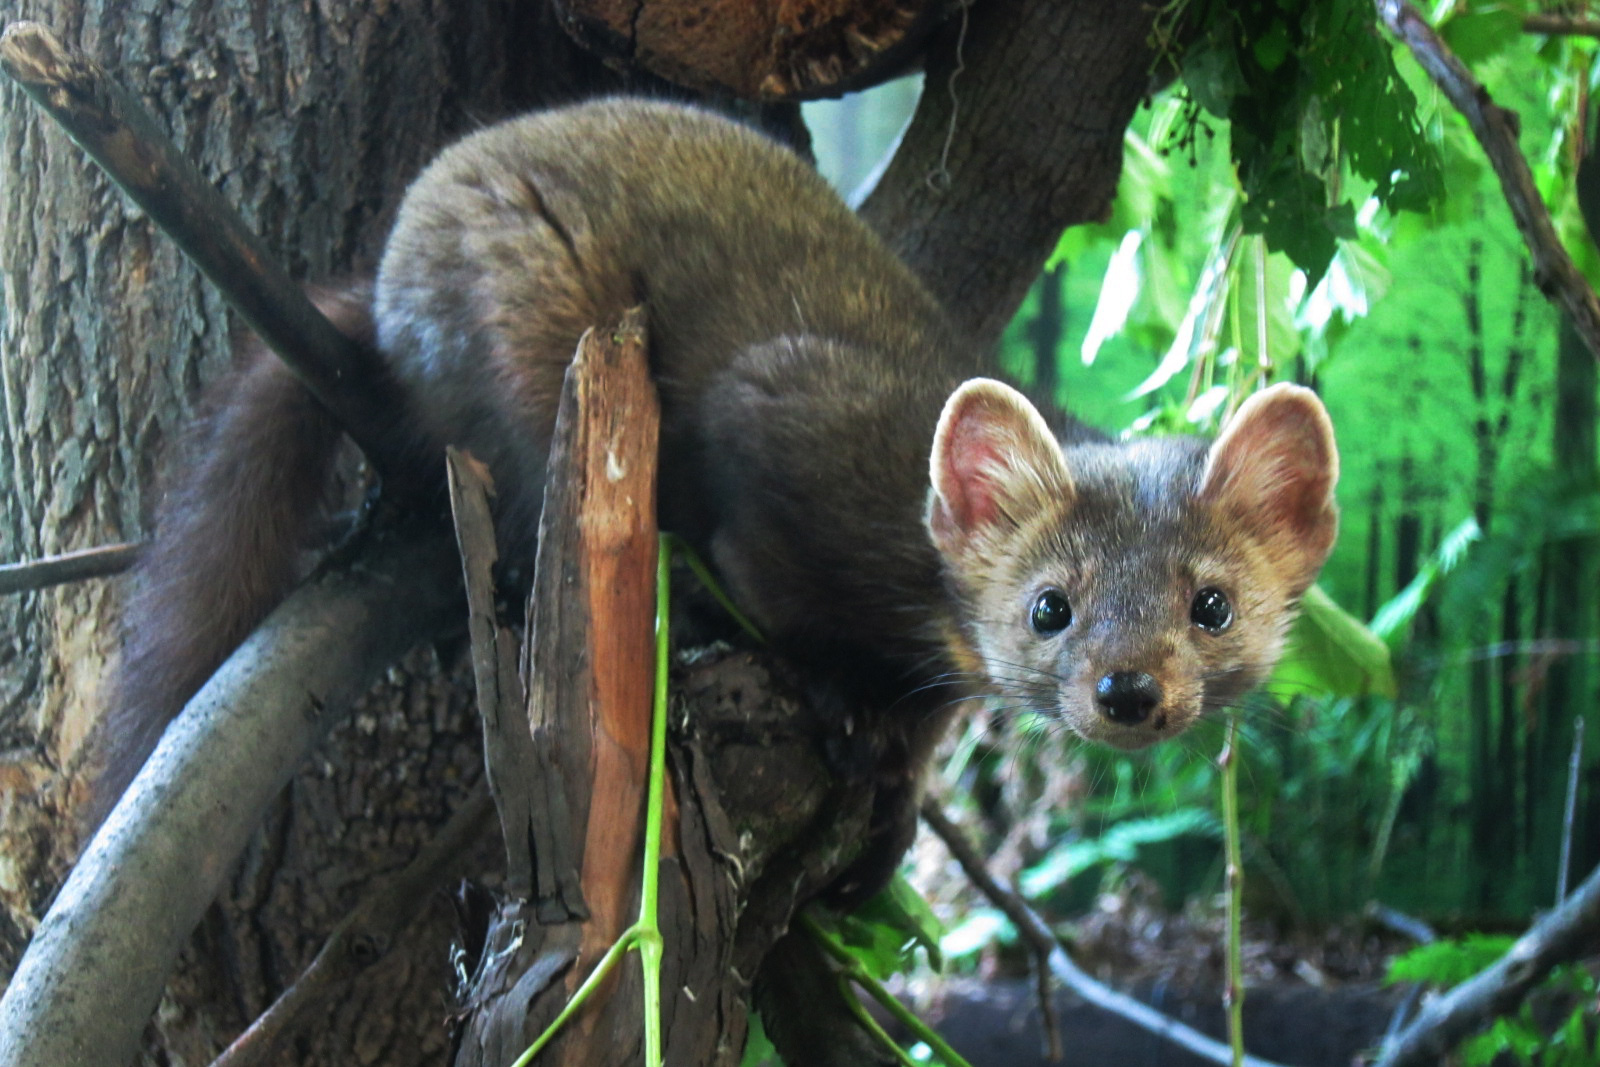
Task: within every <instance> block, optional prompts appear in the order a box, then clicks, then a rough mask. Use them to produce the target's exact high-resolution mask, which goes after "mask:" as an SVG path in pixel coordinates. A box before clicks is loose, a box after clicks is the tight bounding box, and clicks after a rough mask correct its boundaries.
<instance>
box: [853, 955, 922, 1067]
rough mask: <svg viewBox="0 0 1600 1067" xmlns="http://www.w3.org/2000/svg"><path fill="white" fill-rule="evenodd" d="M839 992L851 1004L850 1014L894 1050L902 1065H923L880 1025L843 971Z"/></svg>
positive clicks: (882, 1042) (885, 1045)
mask: <svg viewBox="0 0 1600 1067" xmlns="http://www.w3.org/2000/svg"><path fill="white" fill-rule="evenodd" d="M839 994H840V996H842V997H844V1002H845V1003H846V1004H848V1005H849V1006H850V1014H852V1015H854V1016H855V1017H856V1022H858V1023H860V1024H861V1028H862V1029H863V1030H865V1031H866V1032H867V1033H869V1034H871V1035H872V1036H873V1037H875V1038H877V1039H878V1043H879V1044H881V1045H883V1047H884V1048H886V1049H889V1050H890V1051H891V1052H893V1053H894V1058H895V1059H896V1060H899V1061H900V1064H901V1067H922V1065H921V1064H919V1063H918V1062H917V1061H916V1060H915V1059H913V1058H912V1056H911V1053H909V1052H907V1051H906V1050H905V1049H903V1048H901V1047H900V1043H899V1042H898V1041H896V1040H895V1039H894V1038H892V1037H890V1036H889V1034H888V1032H887V1031H885V1030H884V1028H883V1027H881V1026H879V1025H878V1020H876V1019H874V1018H873V1017H872V1013H871V1012H870V1011H868V1010H867V1006H866V1005H865V1004H863V1003H861V998H860V997H858V996H856V991H855V989H854V987H852V986H851V984H850V975H848V974H843V973H841V974H840V975H839Z"/></svg>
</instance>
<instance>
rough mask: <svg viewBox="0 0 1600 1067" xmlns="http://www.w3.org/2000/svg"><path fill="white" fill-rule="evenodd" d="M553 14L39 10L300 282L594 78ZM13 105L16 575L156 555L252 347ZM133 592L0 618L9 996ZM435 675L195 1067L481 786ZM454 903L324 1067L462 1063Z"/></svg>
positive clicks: (389, 973) (31, 598)
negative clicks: (527, 111)
mask: <svg viewBox="0 0 1600 1067" xmlns="http://www.w3.org/2000/svg"><path fill="white" fill-rule="evenodd" d="M526 7H527V5H515V4H511V3H492V4H475V5H467V6H465V7H463V6H461V5H450V4H445V3H437V2H433V0H420V2H416V3H408V4H403V5H388V6H385V7H383V8H381V9H380V8H374V7H373V6H372V5H368V4H361V3H355V2H350V0H330V2H326V3H319V4H316V5H288V6H285V5H280V4H270V3H266V2H264V0H214V2H211V3H207V4H194V5H190V4H183V5H176V4H170V3H163V2H160V0H133V2H129V3H117V4H100V3H81V2H74V0H59V2H56V3H48V4H42V5H35V6H34V7H33V8H32V10H30V12H29V14H30V16H31V17H33V18H35V19H36V20H38V21H41V22H44V23H46V24H47V25H50V26H52V27H53V28H55V29H56V30H57V31H58V32H60V33H62V34H63V35H64V36H65V37H66V38H67V39H68V40H71V41H75V42H76V43H78V44H79V45H80V46H81V47H83V48H85V49H86V50H87V51H90V52H92V53H94V54H96V55H97V56H98V57H99V58H100V59H101V60H102V61H103V62H104V63H105V64H106V65H107V66H108V67H110V68H111V69H112V70H113V72H114V73H115V74H117V76H118V77H119V79H120V80H121V81H122V82H123V84H124V85H126V86H128V87H129V88H130V89H132V90H133V91H134V92H135V93H136V94H138V95H140V96H141V97H142V98H143V99H144V101H145V103H146V104H147V106H150V107H151V108H152V109H153V110H154V111H155V113H156V114H157V115H159V116H160V117H161V120H162V121H163V123H164V124H165V126H166V127H167V129H168V130H169V131H170V132H171V135H172V136H173V138H174V140H175V141H176V142H177V143H178V145H179V146H180V147H181V148H182V150H183V151H184V152H185V153H186V155H187V156H188V157H189V158H190V159H192V160H193V161H195V162H196V163H197V164H198V165H199V166H200V167H201V169H202V170H203V171H204V172H205V173H206V174H207V175H209V176H211V177H212V178H213V179H214V180H215V181H216V182H217V184H218V186H219V187H220V189H221V190H222V192H223V194H224V196H225V197H226V198H227V199H228V200H229V201H230V202H231V203H233V204H234V205H235V206H236V207H237V208H239V209H240V211H241V212H242V213H243V215H244V217H245V219H246V221H247V222H248V223H249V225H250V226H251V228H252V229H253V230H254V231H255V232H256V233H257V234H258V235H260V237H261V238H262V239H263V241H264V242H265V243H266V245H267V246H268V247H269V248H270V249H271V250H272V252H273V253H274V254H275V255H276V256H277V258H278V260H279V261H280V262H281V263H283V264H285V265H286V266H287V267H288V268H289V269H290V270H291V272H293V273H294V274H295V275H296V276H298V277H306V278H333V277H338V276H340V275H344V274H348V273H350V272H352V271H359V270H361V269H363V268H365V267H367V266H369V265H370V264H371V263H373V262H374V261H375V258H376V253H377V250H378V248H379V246H380V242H381V240H382V238H383V235H384V231H385V229H386V225H387V217H386V212H387V211H388V210H390V209H392V207H393V205H394V204H395V203H396V202H397V201H398V199H399V195H400V193H401V191H402V190H403V189H404V187H405V185H406V183H407V182H408V181H409V180H410V178H411V177H412V175H413V174H414V173H415V172H416V171H417V170H418V168H419V167H420V166H421V165H422V164H423V163H424V162H425V161H426V160H427V159H428V158H429V157H430V156H431V155H432V153H433V152H434V151H435V150H436V149H437V148H438V147H439V146H440V145H442V144H443V143H445V142H447V141H449V140H450V139H452V138H453V137H455V136H456V135H458V134H459V133H461V132H463V131H464V130H466V129H468V128H470V127H471V126H472V125H474V124H476V123H477V122H479V121H481V120H482V119H483V118H485V117H492V116H495V115H499V114H505V113H510V112H513V111H516V110H520V109H523V108H525V107H527V106H529V105H531V104H534V103H537V102H539V100H540V99H541V98H543V97H545V96H559V95H567V94H570V93H573V92H576V91H580V90H581V89H582V88H583V86H584V85H585V84H587V83H588V81H590V80H592V79H593V77H594V73H593V71H594V67H595V65H594V64H593V63H591V62H590V61H588V60H586V59H584V58H582V57H575V56H573V55H572V54H570V53H569V52H568V50H567V46H566V42H565V39H564V38H563V37H562V35H560V34H559V33H554V34H552V33H550V32H549V28H548V27H541V26H540V25H539V24H538V19H537V18H536V17H534V16H532V15H530V14H528V13H526V11H525V9H526ZM158 28H159V31H160V32H157V29H158ZM534 72H537V73H539V75H540V76H541V80H540V82H539V84H538V85H537V86H536V85H535V83H534V80H533V78H532V76H531V75H532V74H533V73H534ZM0 109H3V113H4V122H3V123H0V130H3V134H0V136H3V137H4V139H5V141H4V143H5V148H4V152H3V155H0V232H3V233H4V234H5V235H6V240H5V242H4V244H3V247H0V274H3V276H4V279H5V282H4V284H5V289H4V292H3V301H4V302H3V307H4V322H3V331H4V333H3V336H4V340H3V343H0V389H3V395H4V398H5V418H4V422H3V424H0V448H3V450H4V454H5V455H6V456H7V457H9V459H10V463H11V467H10V471H11V474H10V478H9V483H10V491H8V492H7V493H5V494H3V497H0V515H3V521H0V558H3V559H6V560H16V559H28V558H34V557H38V556H41V555H48V554H54V553H57V552H60V551H63V550H67V549H73V548H79V547H86V546H91V545H96V544H102V543H106V542H111V541H117V540H122V539H135V538H138V537H140V536H141V535H142V534H143V532H144V519H145V517H146V516H148V514H149V512H150V510H151V503H152V502H153V500H154V499H155V497H156V494H157V493H158V492H159V487H158V486H157V484H156V482H155V478H154V470H155V466H156V464H157V462H158V461H159V458H160V456H161V454H162V453H163V451H164V450H165V446H167V445H168V443H169V442H171V441H172V440H173V438H174V437H175V436H176V434H177V432H178V429H179V428H180V427H181V426H182V425H183V424H184V422H185V420H186V418H187V416H188V413H189V411H190V409H191V407H192V405H193V402H194V399H195V396H196V394H197V392H198V390H199V388H200V386H201V385H202V384H203V383H205V382H207V381H209V380H211V379H213V378H215V377H216V376H217V375H218V374H219V373H220V372H222V371H223V370H224V369H225V367H226V366H227V364H228V362H229V355H228V353H229V350H230V347H231V344H230V341H231V337H232V334H233V332H234V326H233V324H232V322H231V321H230V315H229V313H228V311H227V310H226V309H225V307H224V306H223V305H222V302H221V301H220V299H219V298H218V297H217V296H216V294H215V293H214V292H213V291H212V290H211V289H210V288H209V287H208V286H206V285H204V284H201V283H200V282H199V279H198V278H197V276H196V272H195V271H194V270H193V268H191V267H190V266H189V265H188V264H187V263H186V262H185V261H184V260H183V258H182V256H181V255H180V254H179V253H178V252H177V250H176V249H175V248H174V247H173V245H172V244H171V243H170V242H169V241H168V240H167V239H166V238H165V237H164V236H163V235H161V234H160V233H159V232H156V231H155V230H154V229H153V227H152V226H151V224H150V223H149V221H148V219H146V218H145V217H144V216H143V215H142V214H141V213H140V212H139V211H138V210H137V209H135V208H133V207H131V205H130V204H129V203H128V202H127V201H126V200H125V199H124V197H123V196H122V195H121V194H120V193H119V192H117V191H116V190H115V189H114V188H112V187H111V186H110V185H109V183H108V182H107V181H106V179H105V178H104V177H102V176H101V174H100V173H99V172H98V170H97V169H96V168H95V167H94V166H93V165H92V164H91V163H90V162H89V161H88V160H87V158H86V157H85V156H84V155H83V153H82V152H81V151H80V150H79V149H78V148H77V147H76V146H74V145H73V144H72V143H71V142H70V141H68V139H67V138H66V137H65V136H64V135H63V134H62V133H61V132H60V131H59V130H58V129H56V128H55V127H54V126H53V125H52V124H51V123H50V122H49V121H48V120H46V119H44V118H43V117H42V115H41V114H40V113H39V112H38V111H37V110H36V109H34V108H33V106H32V105H31V104H30V103H29V102H28V101H27V100H26V99H25V98H24V97H23V96H22V95H21V93H20V92H18V91H17V90H16V88H15V87H14V86H13V85H11V84H10V82H9V81H5V82H4V84H3V85H0ZM120 593H121V583H120V582H118V581H116V580H109V581H107V580H98V581H89V582H84V583H80V584H76V585H69V586H63V587H59V588H57V589H52V590H47V591H44V592H41V593H35V594H30V595H26V596H20V597H6V598H0V634H3V635H4V640H3V641H0V732H3V735H4V737H5V745H4V751H5V753H6V755H5V757H4V762H3V766H4V770H5V778H4V785H3V788H4V790H5V793H4V797H5V806H4V813H3V814H4V818H3V823H0V850H3V852H4V854H5V855H6V857H7V860H8V863H7V864H6V867H5V869H6V872H7V875H6V876H5V878H6V880H5V881H4V883H3V884H0V901H3V904H4V917H3V920H4V921H3V924H0V950H3V960H4V967H5V971H6V973H8V974H9V972H10V970H11V967H12V966H13V965H14V963H15V961H16V959H17V956H18V954H19V952H20V950H21V948H22V947H23V945H24V943H25V941H26V939H27V937H28V935H29V933H30V932H31V930H32V928H33V925H34V924H35V923H36V922H37V919H38V916H39V915H40V914H41V913H42V909H43V907H44V906H45V904H46V903H47V902H48V897H49V894H50V893H51V892H52V890H53V888H54V886H55V885H57V884H58V883H59V881H60V877H61V874H62V872H63V870H64V868H65V866H66V864H67V863H68V861H69V860H70V858H71V856H72V854H73V852H74V851H75V847H76V842H75V841H74V840H73V834H72V832H71V827H72V825H73V823H72V819H71V815H72V812H73V810H74V806H75V804H76V803H77V801H78V799H79V795H80V791H81V789H82V782H81V781H80V772H81V771H82V770H83V768H82V766H81V763H82V759H83V756H84V754H85V753H84V745H83V743H84V739H85V735H86V734H87V732H88V730H89V728H90V726H91V725H92V722H93V720H94V717H95V715H96V714H97V713H98V711H99V709H100V706H101V680H102V679H103V678H104V677H105V675H106V668H107V664H108V662H109V660H110V659H111V657H112V655H113V654H114V651H115V648H114V641H115V637H114V635H115V633H116V629H115V626H114V622H115V619H116V615H117V602H118V597H119V595H120ZM408 667H409V669H408V670H404V671H397V672H395V673H393V674H392V676H391V681H390V682H389V683H387V684H386V685H384V686H383V687H381V688H380V690H379V691H377V692H375V693H374V694H372V695H371V696H370V697H369V698H368V700H367V702H366V704H365V705H364V707H363V710H362V711H361V712H360V713H359V714H358V715H357V717H356V718H355V719H354V720H353V722H352V723H351V725H349V726H347V727H345V728H344V729H343V730H341V731H340V736H338V737H337V738H335V740H334V742H333V743H332V744H331V745H329V746H328V747H327V749H326V750H325V754H324V756H323V757H322V758H321V759H320V760H319V761H318V764H317V766H315V767H313V768H310V769H308V770H307V771H306V772H305V773H303V774H302V775H301V776H300V778H299V780H298V781H297V782H296V783H295V785H293V786H292V787H291V789H290V790H289V791H288V792H287V793H286V794H285V795H284V797H283V799H282V801H281V802H280V804H279V806H278V808H277V811H276V812H275V814H274V815H273V816H272V817H271V819H270V822H269V825H268V826H267V827H266V828H265V829H264V830H263V832H262V833H261V834H260V835H258V836H257V838H256V840H255V844H254V845H253V846H252V847H251V849H250V851H249V854H248V855H247V856H246V858H245V862H244V863H243V864H242V865H241V866H240V868H239V871H238V873H237V874H236V876H235V879H234V882H233V885H232V889H231V890H230V891H229V892H228V893H226V894H225V895H224V899H223V901H222V902H220V903H219V904H218V905H217V906H216V907H215V908H213V910H212V912H211V916H210V919H209V920H208V921H207V922H206V923H205V925H204V926H203V928H202V929H201V930H200V932H199V933H198V934H197V936H196V939H195V942H194V945H193V948H192V949H191V951H190V952H189V953H188V954H187V955H186V957H185V960H184V963H183V965H182V967H181V969H180V973H179V974H178V975H177V976H176V977H175V978H174V979H173V981H172V983H171V985H170V986H169V988H168V993H167V999H166V1001H165V1003H166V1007H165V1008H164V1009H163V1011H162V1012H161V1013H160V1014H159V1016H158V1020H157V1023H156V1025H155V1028H154V1029H153V1030H152V1031H150V1033H149V1039H150V1040H151V1041H153V1042H154V1043H155V1045H156V1046H164V1047H166V1048H167V1049H169V1050H170V1053H171V1054H172V1055H174V1056H178V1055H182V1056H183V1057H185V1058H186V1059H188V1060H189V1061H190V1062H195V1061H204V1060H206V1059H209V1058H210V1057H211V1056H212V1055H214V1054H215V1052H216V1049H217V1039H218V1037H219V1036H223V1037H225V1036H226V1035H228V1034H230V1033H231V1032H233V1031H236V1030H237V1029H238V1028H239V1026H240V1025H242V1024H243V1023H244V1022H247V1021H248V1020H249V1018H250V1017H253V1015H254V1014H255V1013H256V1012H258V1011H260V1010H261V1009H262V1008H263V1007H265V1006H266V1004H267V1003H269V1002H270V1000H271V998H272V997H274V996H276V995H277V994H278V993H279V992H280V991H281V990H282V989H283V988H284V986H285V985H286V984H287V983H288V982H290V981H292V980H293V978H294V977H295V976H296V975H297V974H298V973H299V971H300V970H301V968H303V967H304V966H305V964H306V963H307V962H308V960H309V957H310V953H312V952H314V951H315V949H316V947H317V946H318V945H319V944H320V942H321V940H322V938H323V936H324V935H325V934H326V933H327V931H328V930H329V929H330V928H331V927H332V926H333V924H334V923H335V922H336V921H337V920H338V919H339V918H340V917H341V916H342V914H343V913H344V911H345V910H346V909H347V908H348V907H349V906H350V904H351V901H352V899H353V897H354V896H355V895H356V893H357V890H358V889H359V887H360V885H361V884H362V883H363V882H364V881H365V880H366V879H367V878H369V877H370V876H371V875H372V874H374V873H375V872H379V871H383V870H386V869H390V868H393V867H395V866H396V865H398V864H400V863H403V862H404V861H405V860H406V859H407V858H408V857H409V856H410V855H411V854H412V853H413V852H414V851H415V850H416V848H417V847H418V845H419V844H420V843H421V842H423V841H425V840H427V838H428V837H429V836H430V835H431V833H432V832H433V829H434V828H435V827H436V826H437V825H438V824H439V823H441V822H442V821H443V819H444V817H445V816H446V815H447V814H448V812H449V811H450V810H451V809H452V808H454V807H456V806H457V805H458V804H459V803H460V802H461V799H462V796H463V794H464V793H465V792H467V791H468V790H470V789H472V788H473V787H474V784H475V783H476V781H477V780H478V778H479V777H480V776H481V773H480V770H479V766H480V764H481V756H480V753H479V749H478V745H477V742H476V739H475V724H474V722H473V719H472V717H471V715H470V714H469V711H468V708H469V704H470V700H469V698H468V696H467V695H466V694H468V693H470V687H469V686H466V685H463V684H462V679H461V678H460V677H458V676H454V675H453V674H452V672H450V671H449V670H447V669H445V668H444V667H441V665H440V663H439V661H438V660H437V658H436V657H434V656H431V655H423V656H420V657H419V658H415V659H414V660H413V661H412V662H411V663H410V664H409V665H408ZM375 768H377V770H375ZM490 855H492V853H490ZM476 869H478V870H482V869H484V866H483V864H481V863H480V864H479V865H478V866H477V867H476ZM434 910H435V914H434V919H435V920H437V921H435V922H433V923H432V924H431V925H429V926H428V928H427V929H428V931H429V932H427V933H425V934H423V935H421V936H419V937H418V938H417V939H415V940H411V941H408V942H407V944H406V945H405V946H404V948H403V949H402V950H401V951H399V952H396V953H395V954H393V955H392V956H390V957H389V958H388V959H387V960H385V962H384V964H383V966H382V967H381V968H379V973H378V974H377V975H375V976H374V977H373V978H372V979H371V980H370V981H369V982H368V983H366V984H365V986H364V987H363V988H362V989H361V990H360V991H359V992H358V993H350V994H346V995H345V998H344V999H340V1000H336V1001H334V1002H332V1003H329V1004H328V1005H327V1007H326V1010H327V1017H326V1021H325V1023H324V1024H323V1025H321V1026H318V1027H317V1028H316V1033H315V1035H314V1036H312V1037H308V1038H306V1039H303V1040H302V1043H301V1047H300V1048H299V1050H298V1054H299V1057H300V1058H299V1060H298V1061H297V1062H305V1063H314V1062H323V1061H327V1062H335V1061H338V1062H344V1061H346V1060H347V1059H348V1058H349V1055H350V1052H351V1050H352V1049H354V1050H357V1052H358V1057H359V1058H360V1059H363V1060H369V1061H370V1059H371V1058H373V1057H376V1058H379V1059H381V1060H382V1061H383V1062H386V1063H396V1064H399V1063H422V1062H438V1059H439V1056H440V1053H441V1052H442V1049H443V1045H444V1040H445V1034H444V1030H443V1028H442V1026H441V1021H442V1011H441V1007H440V997H441V993H442V992H443V988H444V987H443V974H444V972H443V969H442V967H441V964H442V961H443V960H444V959H445V950H446V944H445V941H446V939H447V937H448V930H449V922H448V918H449V916H448V915H447V914H446V913H447V910H448V909H441V908H435V909H434Z"/></svg>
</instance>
